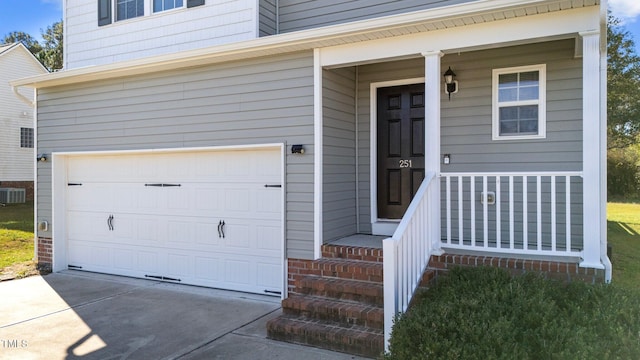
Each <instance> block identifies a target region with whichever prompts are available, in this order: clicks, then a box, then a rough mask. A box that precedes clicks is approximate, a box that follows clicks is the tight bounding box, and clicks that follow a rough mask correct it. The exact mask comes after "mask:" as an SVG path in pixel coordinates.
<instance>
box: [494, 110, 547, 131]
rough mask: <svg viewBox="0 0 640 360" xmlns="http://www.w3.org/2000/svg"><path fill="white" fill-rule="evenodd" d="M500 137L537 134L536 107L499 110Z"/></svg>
mask: <svg viewBox="0 0 640 360" xmlns="http://www.w3.org/2000/svg"><path fill="white" fill-rule="evenodd" d="M499 122H500V123H499V127H500V135H520V134H537V133H538V105H527V106H509V107H502V108H500V119H499Z"/></svg>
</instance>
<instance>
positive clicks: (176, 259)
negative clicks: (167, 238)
mask: <svg viewBox="0 0 640 360" xmlns="http://www.w3.org/2000/svg"><path fill="white" fill-rule="evenodd" d="M191 260H192V257H191V256H188V255H180V254H168V256H167V274H168V276H169V277H173V278H178V279H180V278H185V277H193V275H194V266H193V261H191Z"/></svg>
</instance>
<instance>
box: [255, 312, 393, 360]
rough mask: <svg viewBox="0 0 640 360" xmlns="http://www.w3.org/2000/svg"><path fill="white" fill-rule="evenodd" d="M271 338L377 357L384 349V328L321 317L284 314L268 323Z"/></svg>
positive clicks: (268, 332)
mask: <svg viewBox="0 0 640 360" xmlns="http://www.w3.org/2000/svg"><path fill="white" fill-rule="evenodd" d="M267 334H268V337H269V338H270V339H275V340H280V341H286V342H291V343H295V344H302V345H310V346H315V347H320V348H323V349H328V350H333V351H340V352H344V353H348V354H352V355H358V356H364V357H370V358H377V357H379V356H380V355H381V354H382V352H383V351H384V334H383V332H382V330H375V329H369V328H363V327H359V326H351V327H341V326H336V325H335V324H333V323H328V322H324V321H320V320H309V319H301V318H296V317H290V316H286V315H283V316H280V317H277V318H275V319H271V320H270V321H269V322H268V323H267Z"/></svg>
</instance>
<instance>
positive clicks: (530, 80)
mask: <svg viewBox="0 0 640 360" xmlns="http://www.w3.org/2000/svg"><path fill="white" fill-rule="evenodd" d="M538 79H539V74H538V72H537V71H529V72H523V73H520V86H530V85H538Z"/></svg>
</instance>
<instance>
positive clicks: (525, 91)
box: [518, 86, 539, 100]
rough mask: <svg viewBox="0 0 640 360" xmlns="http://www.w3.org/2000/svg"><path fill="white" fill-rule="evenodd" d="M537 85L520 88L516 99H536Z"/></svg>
mask: <svg viewBox="0 0 640 360" xmlns="http://www.w3.org/2000/svg"><path fill="white" fill-rule="evenodd" d="M538 90H539V88H538V87H537V86H528V87H523V88H520V98H519V99H518V100H538Z"/></svg>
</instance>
